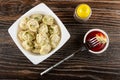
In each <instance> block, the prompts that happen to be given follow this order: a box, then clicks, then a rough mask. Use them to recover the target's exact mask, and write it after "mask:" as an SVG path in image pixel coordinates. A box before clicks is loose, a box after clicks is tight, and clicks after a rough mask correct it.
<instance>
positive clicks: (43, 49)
mask: <svg viewBox="0 0 120 80" xmlns="http://www.w3.org/2000/svg"><path fill="white" fill-rule="evenodd" d="M50 51H51V45H50V44H45V45H43V46H42V47H41V49H40V54H41V55H44V54H47V53H49V52H50Z"/></svg>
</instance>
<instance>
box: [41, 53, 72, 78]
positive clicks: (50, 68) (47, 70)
mask: <svg viewBox="0 0 120 80" xmlns="http://www.w3.org/2000/svg"><path fill="white" fill-rule="evenodd" d="M73 56H74V54H71V55H69V56H67V57H66V58H64V59H63V60H61V61H59V62H58V63H56V64H55V65H53V66H51V67H49V68H48V69H46V70H45V71H43V72H41V73H40V75H41V76H42V75H43V74H45V73H47V72H49V71H50V70H52V69H53V68H54V67H56V66H58V65H60V64H61V63H63V62H64V61H66V60H68V59H69V58H71V57H73Z"/></svg>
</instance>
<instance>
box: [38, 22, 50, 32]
mask: <svg viewBox="0 0 120 80" xmlns="http://www.w3.org/2000/svg"><path fill="white" fill-rule="evenodd" d="M39 33H48V26H47V25H46V24H44V23H42V24H40V28H39Z"/></svg>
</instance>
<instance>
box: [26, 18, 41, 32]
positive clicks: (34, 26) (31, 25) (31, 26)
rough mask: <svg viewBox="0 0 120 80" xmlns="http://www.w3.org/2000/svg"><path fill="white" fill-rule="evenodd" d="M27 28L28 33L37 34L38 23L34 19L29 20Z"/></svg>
mask: <svg viewBox="0 0 120 80" xmlns="http://www.w3.org/2000/svg"><path fill="white" fill-rule="evenodd" d="M27 26H28V28H29V30H30V31H33V32H37V29H38V28H39V23H38V21H37V20H35V19H30V20H29V21H28V22H27Z"/></svg>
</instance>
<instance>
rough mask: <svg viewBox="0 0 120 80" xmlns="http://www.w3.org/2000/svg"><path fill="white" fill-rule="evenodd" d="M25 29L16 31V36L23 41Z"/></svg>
mask: <svg viewBox="0 0 120 80" xmlns="http://www.w3.org/2000/svg"><path fill="white" fill-rule="evenodd" d="M24 32H25V31H20V32H18V38H19V39H20V40H21V41H23V40H24V39H23V36H22V35H23V33H24Z"/></svg>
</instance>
